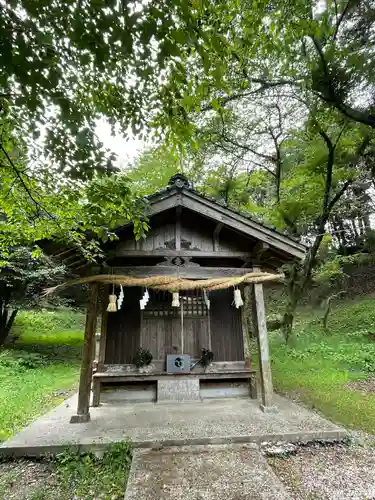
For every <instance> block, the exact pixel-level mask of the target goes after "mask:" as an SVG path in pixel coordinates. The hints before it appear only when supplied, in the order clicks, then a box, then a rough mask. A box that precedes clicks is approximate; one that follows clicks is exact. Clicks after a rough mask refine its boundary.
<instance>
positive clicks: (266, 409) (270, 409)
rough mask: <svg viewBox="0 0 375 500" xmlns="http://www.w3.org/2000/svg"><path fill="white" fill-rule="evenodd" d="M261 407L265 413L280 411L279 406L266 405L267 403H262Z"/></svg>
mask: <svg viewBox="0 0 375 500" xmlns="http://www.w3.org/2000/svg"><path fill="white" fill-rule="evenodd" d="M259 406H260V409H261V410H262V412H264V413H278V411H279V410H278V408H277V406H265V405H262V404H260V405H259Z"/></svg>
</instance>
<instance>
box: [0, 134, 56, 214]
mask: <svg viewBox="0 0 375 500" xmlns="http://www.w3.org/2000/svg"><path fill="white" fill-rule="evenodd" d="M0 150H1V151H2V152H3V153H4V155H5V157H6V159H7V160H8V162H9V164H10V166H11V168H12V170H13V171H14V173H15V174H16V176H17V178H18V179H19V181H20V182H21V184H22V187H23V188H24V190H25V191H26V193H27V194H28V196H29V198H30V199H31V201H32V202H33V203H34V205H35V206H36V207H37V208H38V209H41V210H42V211H43V212H44V213H45V214H46V215H48V217H50V219H52V220H56V217H55V216H54V215H52V214H51V213H50V212H48V210H46V209H45V208H44V207H43V206H42V205H41V204H40V203H39V201H37V200H36V199H35V198H34V196H33V194H32V192H31V190H30V189H29V187H28V186H27V184H26V182H25V181H24V180H23V178H22V175H21V173H20V171H19V170H18V168H17V167H16V165H15V164H14V162H13V160H12V159H11V157H10V156H9V154H8V153H7V151H6V150H5V148H4V146H3V145H2V144H0Z"/></svg>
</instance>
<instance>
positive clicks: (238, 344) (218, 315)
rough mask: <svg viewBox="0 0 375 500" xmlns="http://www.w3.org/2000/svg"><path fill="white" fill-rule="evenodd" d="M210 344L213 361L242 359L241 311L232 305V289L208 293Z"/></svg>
mask: <svg viewBox="0 0 375 500" xmlns="http://www.w3.org/2000/svg"><path fill="white" fill-rule="evenodd" d="M210 300H211V309H210V322H211V345H212V352H213V353H214V358H215V361H243V359H244V346H243V335H242V322H241V311H240V309H236V308H235V307H234V306H232V301H233V289H229V290H220V291H216V292H212V293H210Z"/></svg>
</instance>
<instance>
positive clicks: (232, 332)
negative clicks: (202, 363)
mask: <svg viewBox="0 0 375 500" xmlns="http://www.w3.org/2000/svg"><path fill="white" fill-rule="evenodd" d="M150 293H151V299H150V303H149V305H148V307H147V308H146V310H145V311H140V309H139V299H140V298H141V296H142V294H143V291H142V290H141V289H140V288H128V289H125V298H124V302H123V305H122V308H121V310H120V311H117V312H115V313H109V314H108V325H107V343H106V353H105V363H106V364H127V363H133V361H134V356H135V353H136V351H137V349H138V348H139V347H145V348H147V349H150V351H151V352H152V355H153V357H154V359H155V360H158V361H165V358H166V355H167V354H180V353H181V309H180V308H175V309H174V308H171V299H172V295H171V294H170V293H169V292H166V293H164V294H163V296H162V299H161V300H160V295H159V299H158V301H155V300H153V297H155V296H156V295H154V292H152V291H151V292H150ZM194 293H197V292H190V296H191V295H193V294H194ZM198 293H199V292H198ZM210 300H211V309H210V311H209V312H207V310H206V308H205V306H204V307H203V306H202V304H200V305H199V306H197V307H196V308H195V309H194V310H190V311H186V316H185V315H184V354H190V356H191V357H192V358H199V357H200V354H201V352H202V349H203V348H206V349H207V348H208V347H209V345H210V336H211V349H212V351H213V353H214V359H215V361H243V359H244V350H243V335H242V323H241V313H240V310H239V309H235V308H234V307H233V306H232V305H231V303H232V301H233V290H232V289H230V290H222V291H217V292H212V293H210Z"/></svg>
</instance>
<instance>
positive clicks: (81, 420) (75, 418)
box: [70, 413, 90, 424]
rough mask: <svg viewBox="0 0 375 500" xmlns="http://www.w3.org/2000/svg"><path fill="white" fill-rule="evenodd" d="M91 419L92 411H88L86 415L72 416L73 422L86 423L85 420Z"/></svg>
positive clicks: (71, 421) (71, 420)
mask: <svg viewBox="0 0 375 500" xmlns="http://www.w3.org/2000/svg"><path fill="white" fill-rule="evenodd" d="M89 421H90V413H86V414H85V415H72V416H71V417H70V423H71V424H84V423H85V422H89Z"/></svg>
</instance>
